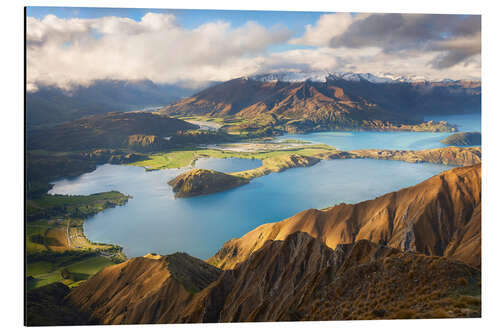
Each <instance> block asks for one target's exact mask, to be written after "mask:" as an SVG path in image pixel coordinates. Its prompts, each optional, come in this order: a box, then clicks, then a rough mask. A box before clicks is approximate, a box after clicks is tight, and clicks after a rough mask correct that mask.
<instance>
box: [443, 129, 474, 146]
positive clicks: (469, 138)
mask: <svg viewBox="0 0 500 333" xmlns="http://www.w3.org/2000/svg"><path fill="white" fill-rule="evenodd" d="M441 142H442V143H444V144H446V145H450V146H476V145H480V144H481V133H479V132H460V133H455V134H452V135H450V136H449V137H447V138H445V139H443V140H441Z"/></svg>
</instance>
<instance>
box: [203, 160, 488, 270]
mask: <svg viewBox="0 0 500 333" xmlns="http://www.w3.org/2000/svg"><path fill="white" fill-rule="evenodd" d="M480 207H481V164H476V165H473V166H469V167H458V168H454V169H451V170H448V171H445V172H443V173H441V174H439V175H437V176H434V177H431V178H429V179H428V180H426V181H424V182H422V183H420V184H417V185H415V186H411V187H408V188H405V189H402V190H399V191H396V192H392V193H388V194H385V195H383V196H380V197H378V198H375V199H372V200H367V201H363V202H360V203H357V204H345V203H341V204H339V205H336V206H333V207H330V208H326V209H323V210H317V209H308V210H305V211H303V212H300V213H298V214H296V215H294V216H292V217H290V218H288V219H285V220H283V221H280V222H274V223H268V224H263V225H261V226H259V227H257V228H256V229H254V230H252V231H250V232H248V233H247V234H245V235H244V236H242V237H240V238H235V239H232V240H229V241H227V242H226V243H225V244H224V245H223V246H222V248H221V249H220V250H219V251H218V252H217V253H216V254H215V255H214V256H213V257H212V258H210V259H209V260H208V262H210V263H211V264H213V265H215V266H217V267H220V268H222V269H231V268H233V267H235V265H237V264H238V263H239V262H241V261H244V260H246V258H248V256H249V255H251V253H253V252H254V251H256V250H257V249H259V248H260V247H261V246H262V245H263V244H264V243H265V242H266V241H268V240H282V239H284V238H286V237H287V235H289V234H291V233H293V232H297V231H302V232H307V233H308V234H310V235H311V236H313V237H317V238H318V239H320V240H322V241H323V242H325V244H326V245H328V246H329V247H330V248H335V247H336V246H337V245H338V244H343V243H352V242H355V241H357V240H360V239H368V240H370V241H373V242H375V243H378V242H382V243H383V244H387V245H388V246H391V247H394V248H399V249H401V250H404V251H409V250H411V251H417V252H420V253H425V254H428V255H447V256H449V257H452V258H455V259H457V260H462V261H464V262H466V263H468V264H470V265H473V266H475V267H480V265H481V261H480V257H481V255H480V244H481V236H480V234H481V233H480V229H481V227H480V225H481V208H480ZM467 248H468V249H470V250H471V251H472V252H471V253H469V252H468V251H466V250H467ZM474 251H476V252H474ZM477 251H479V253H477Z"/></svg>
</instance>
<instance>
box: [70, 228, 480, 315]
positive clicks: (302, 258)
mask: <svg viewBox="0 0 500 333" xmlns="http://www.w3.org/2000/svg"><path fill="white" fill-rule="evenodd" d="M167 257H168V256H167ZM186 258H187V257H186ZM163 260H164V259H163V258H162V259H158V260H154V259H145V258H136V259H132V260H130V261H128V262H126V263H124V264H122V265H118V266H115V267H116V268H114V269H113V270H112V269H105V270H103V271H101V272H100V273H98V274H97V275H95V276H94V277H92V278H91V279H90V280H89V281H88V282H86V283H85V284H84V285H82V286H80V287H78V288H76V289H75V290H74V291H72V292H71V294H70V295H69V298H68V300H69V303H71V304H73V305H74V306H75V307H76V308H78V309H80V310H84V311H86V312H88V313H90V315H91V318H92V319H93V320H96V321H98V322H100V323H108V324H109V323H114V324H118V323H122V324H124V323H130V324H132V323H174V322H184V323H185V322H237V321H283V320H335V319H373V318H380V317H386V318H407V317H416V318H418V317H425V318H431V317H449V316H456V317H477V316H479V315H480V298H479V296H478V288H479V287H478V282H479V280H480V272H479V271H478V270H477V269H474V268H472V267H471V266H468V265H466V264H463V263H460V262H456V261H453V260H449V259H446V258H438V257H428V256H425V255H419V254H415V253H403V252H400V251H398V250H396V249H393V248H390V247H386V246H383V245H378V244H375V243H372V242H369V241H366V240H362V241H359V242H356V243H354V244H342V245H338V246H337V248H336V249H335V250H332V249H330V248H329V247H327V246H326V245H325V244H324V243H322V242H321V241H319V240H317V239H315V238H313V237H311V236H309V235H308V234H306V233H302V232H296V233H293V234H291V235H289V236H288V237H286V238H285V239H284V240H283V241H268V242H266V243H265V244H264V245H263V246H262V247H261V248H260V249H259V250H258V251H255V252H254V253H252V254H251V255H250V256H249V258H248V259H247V260H245V261H244V262H242V263H240V264H239V265H237V266H236V267H235V269H234V270H227V271H223V272H222V271H216V270H215V268H212V269H213V270H214V271H213V274H212V273H211V274H210V278H212V279H213V278H214V277H216V276H217V275H218V277H216V278H215V279H214V282H212V283H211V284H209V285H208V286H206V288H204V289H202V290H200V291H199V290H195V291H194V292H193V293H191V294H190V293H188V292H187V291H186V290H185V289H184V288H183V287H182V286H180V285H179V283H178V282H175V283H174V282H172V281H171V279H169V276H168V273H167V274H165V273H166V272H167V270H166V268H165V267H164V266H162V264H163V263H162V261H163ZM184 260H187V259H184ZM190 260H191V261H192V262H196V263H195V266H196V267H199V266H201V265H202V263H201V262H199V261H196V259H194V258H191V259H190ZM139 261H140V265H139ZM156 263H158V264H156ZM178 264H181V265H182V263H178ZM205 265H206V264H205ZM160 267H161V268H162V269H160ZM161 272H163V274H162V273H161ZM151 273H153V274H151ZM189 273H190V274H200V272H199V269H198V268H197V269H192V270H191V271H190V272H189ZM204 280H206V279H204ZM417 292H418V295H416V293H417ZM417 296H418V297H417ZM401 308H403V309H406V310H407V311H411V312H403V313H402V312H401V311H400V310H401ZM375 310H377V311H375Z"/></svg>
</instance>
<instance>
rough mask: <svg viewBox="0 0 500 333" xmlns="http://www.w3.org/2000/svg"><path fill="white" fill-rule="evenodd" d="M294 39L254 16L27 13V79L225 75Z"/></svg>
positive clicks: (68, 81)
mask: <svg viewBox="0 0 500 333" xmlns="http://www.w3.org/2000/svg"><path fill="white" fill-rule="evenodd" d="M289 37H290V32H289V31H288V30H287V29H283V28H271V29H266V28H264V27H262V26H261V25H259V24H257V23H255V22H247V23H246V24H245V25H243V26H241V27H238V28H232V27H231V25H230V24H229V23H227V22H220V21H218V22H209V23H206V24H203V25H201V26H200V27H198V28H196V29H194V30H187V29H184V28H182V27H180V26H179V25H177V24H176V21H175V17H174V16H173V15H166V14H152V13H148V14H146V15H145V16H144V17H143V18H142V19H141V21H139V22H136V21H134V20H131V19H126V18H117V17H104V18H100V19H59V18H57V17H55V16H53V15H49V16H46V17H45V18H44V19H42V20H38V19H35V18H28V21H27V36H26V39H27V84H28V88H34V87H36V84H38V83H41V84H51V85H57V86H59V87H63V88H67V87H70V86H71V85H72V84H75V83H76V84H90V83H91V82H92V81H94V80H96V79H106V78H112V79H126V80H136V79H150V80H152V81H154V82H158V83H174V82H178V81H196V82H202V81H210V80H224V79H228V78H231V77H233V76H234V75H235V73H234V72H233V71H232V70H231V69H233V70H234V66H236V65H234V63H239V62H240V60H241V59H246V58H250V57H252V56H256V55H259V54H261V53H263V52H265V50H266V49H267V48H268V46H269V45H272V44H277V43H283V42H285V41H286V40H288V38H289ZM236 67H239V66H236Z"/></svg>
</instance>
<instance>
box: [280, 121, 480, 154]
mask: <svg viewBox="0 0 500 333" xmlns="http://www.w3.org/2000/svg"><path fill="white" fill-rule="evenodd" d="M425 120H426V121H428V120H436V121H440V120H446V121H448V122H449V123H451V124H454V125H458V130H459V131H460V132H481V115H480V114H479V113H474V114H466V115H455V116H435V117H426V118H425ZM449 135H450V133H430V132H318V133H308V134H287V135H283V136H281V137H280V138H283V139H298V140H305V141H311V142H314V143H326V144H328V145H331V146H334V147H336V148H337V149H340V150H355V149H401V150H421V149H431V148H440V147H445V146H446V145H444V144H442V143H441V142H440V141H441V140H442V139H444V138H446V137H447V136H449Z"/></svg>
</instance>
